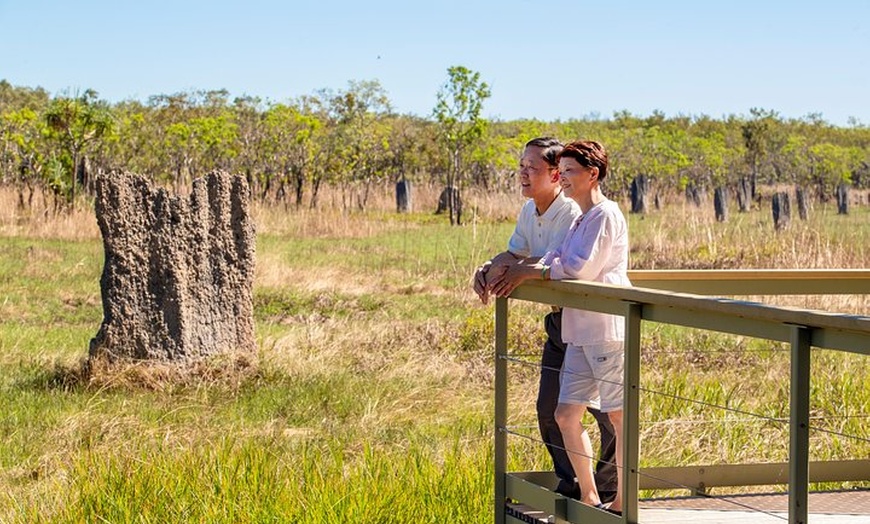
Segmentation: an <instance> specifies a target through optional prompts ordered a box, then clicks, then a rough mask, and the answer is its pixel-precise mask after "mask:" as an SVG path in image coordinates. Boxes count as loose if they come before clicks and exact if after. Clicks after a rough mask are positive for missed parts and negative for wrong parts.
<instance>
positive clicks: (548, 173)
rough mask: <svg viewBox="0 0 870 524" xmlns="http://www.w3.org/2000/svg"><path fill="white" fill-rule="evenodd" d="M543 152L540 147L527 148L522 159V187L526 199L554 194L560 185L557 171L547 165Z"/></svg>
mask: <svg viewBox="0 0 870 524" xmlns="http://www.w3.org/2000/svg"><path fill="white" fill-rule="evenodd" d="M543 152H544V150H543V148H540V147H534V146H531V147H527V148H526V149H525V151H523V156H522V157H521V158H520V186H521V187H522V192H523V196H524V197H526V198H535V197H536V196H538V195H543V194H552V192H553V188H554V187H555V186H557V185H558V184H559V177H558V175H556V172H557V170H556V168H553V167H551V166H550V165H549V164H547V162H546V160H544V158H543V156H542V155H543Z"/></svg>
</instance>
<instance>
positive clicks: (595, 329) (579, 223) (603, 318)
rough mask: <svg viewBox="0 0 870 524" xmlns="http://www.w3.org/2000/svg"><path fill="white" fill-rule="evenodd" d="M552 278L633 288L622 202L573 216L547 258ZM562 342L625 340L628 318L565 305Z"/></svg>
mask: <svg viewBox="0 0 870 524" xmlns="http://www.w3.org/2000/svg"><path fill="white" fill-rule="evenodd" d="M541 262H542V263H543V264H544V265H548V266H550V278H552V279H553V280H565V279H575V280H589V281H593V282H604V283H607V284H619V285H625V286H630V285H631V281H629V279H628V274H627V271H628V225H627V223H626V221H625V216H623V214H622V211H620V210H619V206H618V205H617V204H616V202H613V201H612V200H607V199H605V200H602V201H601V202H599V203H598V204H596V205H595V206H593V207H592V209H590V210H589V211H587V212H586V213H584V214H583V215H582V216H580V217H578V218H577V219H575V220H574V223H573V224H572V225H571V228H570V229H569V230H568V233H567V235H566V236H565V238H564V240H563V241H562V244H561V245H560V246H559V249H556V250H554V251H550V252H549V253H547V254H546V255H545V256H544V257H543V258H542V259H541ZM562 340H563V341H564V342H566V343H571V344H574V345H575V346H583V345H588V344H601V343H604V342H617V341H621V340H625V321H624V319H623V317H621V316H619V315H609V314H605V313H597V312H593V311H583V310H579V309H572V308H565V310H564V312H563V313H562Z"/></svg>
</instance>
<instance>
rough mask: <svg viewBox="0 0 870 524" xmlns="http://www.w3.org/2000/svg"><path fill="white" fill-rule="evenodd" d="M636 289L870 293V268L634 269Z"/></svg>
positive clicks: (631, 274) (715, 292)
mask: <svg viewBox="0 0 870 524" xmlns="http://www.w3.org/2000/svg"><path fill="white" fill-rule="evenodd" d="M628 278H629V279H630V280H631V281H632V283H633V284H634V285H636V286H640V287H647V288H655V289H666V290H670V291H681V292H685V293H697V294H699V295H723V296H731V295H789V294H795V295H834V294H847V295H853V294H859V295H863V294H870V269H699V270H685V269H655V270H633V271H629V272H628Z"/></svg>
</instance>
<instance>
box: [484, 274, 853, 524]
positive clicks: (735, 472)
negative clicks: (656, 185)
mask: <svg viewBox="0 0 870 524" xmlns="http://www.w3.org/2000/svg"><path fill="white" fill-rule="evenodd" d="M629 278H631V280H632V283H633V284H634V286H635V287H621V286H612V285H607V284H598V283H590V282H579V281H553V282H540V281H534V282H529V283H526V284H523V285H521V286H520V287H518V288H517V289H516V290H515V291H514V292H513V294H511V296H510V298H511V299H514V300H525V301H531V302H537V303H541V304H550V305H556V306H563V307H572V308H578V309H585V310H590V311H598V312H602V313H610V314H617V315H622V316H623V317H624V318H625V326H626V330H625V335H626V341H625V375H624V380H625V384H626V387H625V388H624V391H625V397H624V415H623V424H624V426H623V429H624V435H625V438H624V442H623V457H624V461H623V464H624V468H625V473H624V483H623V484H624V485H623V516H622V517H618V516H615V515H612V514H609V513H606V512H603V511H600V510H597V509H594V508H592V507H590V506H586V505H584V504H581V503H580V502H578V501H575V500H573V499H568V498H565V497H562V496H560V495H558V494H556V493H554V492H552V491H550V490H549V489H546V488H545V487H544V486H548V485H553V480H554V476H553V474H552V473H550V472H516V473H514V472H508V471H507V468H506V464H507V438H508V431H507V426H506V422H507V408H508V406H507V385H508V375H507V363H508V357H509V355H508V351H507V340H508V337H507V334H508V299H504V298H500V299H498V300H496V305H495V350H496V359H495V521H496V523H497V524H501V523H504V522H519V520H516V519H515V518H514V517H511V516H509V515H507V514H506V512H505V501H506V500H507V499H513V500H518V501H521V502H522V503H523V504H526V505H528V506H530V507H532V508H535V509H538V510H541V511H544V512H547V513H548V514H550V515H553V516H554V517H555V518H556V519H557V520H558V521H567V522H572V523H580V522H582V523H583V524H587V523H591V524H595V523H604V524H607V523H616V522H626V523H637V522H638V490H639V489H658V488H672V487H673V486H687V487H691V488H692V489H693V490H696V491H703V490H705V489H707V488H709V487H713V486H735V485H736V486H748V485H753V484H772V483H787V484H788V493H789V522H792V523H806V522H807V497H808V492H809V483H810V482H811V481H812V482H817V481H849V480H856V481H867V480H870V460H867V459H856V460H848V461H837V462H814V463H812V477H811V476H810V467H809V466H810V462H809V429H810V427H809V406H810V352H811V348H812V347H817V348H826V349H833V350H839V351H848V352H852V353H857V354H862V355H865V356H866V355H870V317H867V316H861V315H851V314H843V313H829V312H822V311H811V310H803V309H797V308H787V307H779V306H771V305H766V304H761V303H757V302H747V301H740V300H736V299H733V298H713V297H711V296H705V295H720V296H736V295H752V296H756V295H805V294H850V295H852V294H853V295H866V294H870V270H788V271H782V270H738V271H730V270H729V271H633V272H629ZM690 293H691V294H690ZM642 321H646V322H655V323H663V324H671V325H675V326H685V327H691V328H698V329H704V330H710V331H717V332H723V333H731V334H737V335H746V336H751V337H756V338H762V339H768V340H773V341H780V342H786V343H789V344H790V345H791V380H790V392H791V400H790V409H789V435H790V440H789V461H788V463H784V464H762V465H745V464H744V465H734V464H732V465H724V466H693V467H676V468H644V469H643V473H644V474H643V475H640V474H639V472H640V470H639V469H638V459H639V432H638V428H639V420H638V413H639V391H640V383H639V382H640V381H639V379H640V362H641V360H640V338H641V327H642V325H641V323H642ZM786 473H787V474H786Z"/></svg>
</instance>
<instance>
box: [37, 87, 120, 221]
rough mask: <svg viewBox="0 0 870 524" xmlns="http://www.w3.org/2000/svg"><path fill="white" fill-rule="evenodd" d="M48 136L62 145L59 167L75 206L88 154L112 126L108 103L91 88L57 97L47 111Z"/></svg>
mask: <svg viewBox="0 0 870 524" xmlns="http://www.w3.org/2000/svg"><path fill="white" fill-rule="evenodd" d="M45 121H46V123H47V124H48V129H49V138H50V139H51V140H52V141H54V142H56V143H57V144H58V146H59V152H60V156H59V158H58V159H57V160H59V162H60V163H59V164H56V165H59V166H62V168H63V171H64V175H65V176H64V178H66V179H68V180H69V182H70V184H69V193H68V195H67V198H68V201H69V202H70V204H71V205H72V207H73V208H75V200H76V192H77V185H78V178H79V172H80V170H81V166H82V165H83V162H84V158H85V156H86V155H87V154H88V153H89V152H90V151H91V149H92V148H94V147H96V146H97V145H98V141H99V140H100V138H101V137H102V136H103V135H104V134H106V133H107V132H109V131H110V130H111V129H112V117H111V114H110V112H109V107H108V104H107V103H106V102H104V101H102V100H99V99H98V98H97V92H96V91H94V90H92V89H88V90H86V91H85V92H84V93H83V94H81V95H79V96H58V97H55V98H54V99H53V100H52V101H51V103H50V104H49V106H48V108H47V110H46V112H45Z"/></svg>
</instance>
